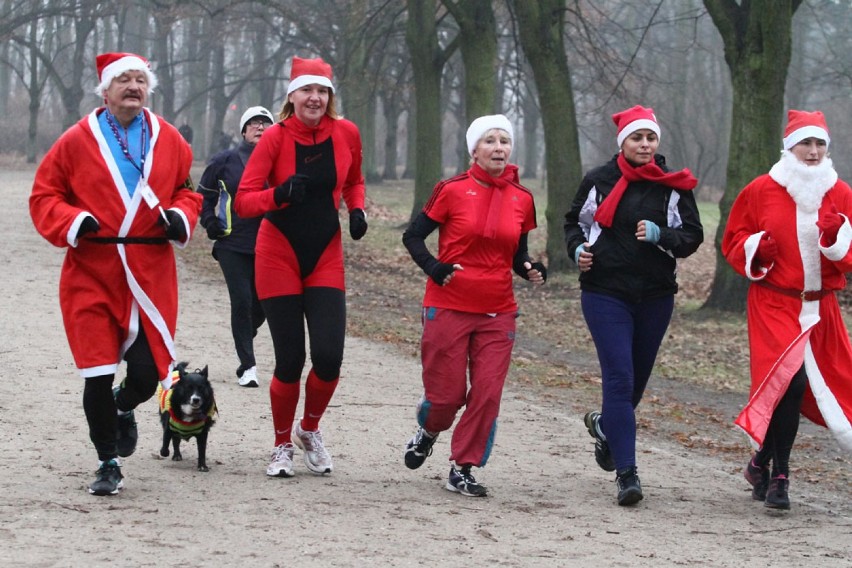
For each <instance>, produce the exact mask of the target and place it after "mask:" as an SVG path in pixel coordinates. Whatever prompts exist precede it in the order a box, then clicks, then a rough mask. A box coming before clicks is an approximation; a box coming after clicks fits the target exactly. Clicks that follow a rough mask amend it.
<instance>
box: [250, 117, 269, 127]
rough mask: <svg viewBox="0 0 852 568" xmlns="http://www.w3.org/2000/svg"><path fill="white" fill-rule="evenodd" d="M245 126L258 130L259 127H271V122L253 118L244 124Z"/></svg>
mask: <svg viewBox="0 0 852 568" xmlns="http://www.w3.org/2000/svg"><path fill="white" fill-rule="evenodd" d="M246 126H253V127H255V128H258V127H260V126H272V122H270V121H268V120H263V119H262V118H253V119H251V120H249V121H248V122H246Z"/></svg>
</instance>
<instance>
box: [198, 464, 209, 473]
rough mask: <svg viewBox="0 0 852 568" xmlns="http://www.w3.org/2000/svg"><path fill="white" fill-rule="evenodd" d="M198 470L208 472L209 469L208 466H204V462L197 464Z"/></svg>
mask: <svg viewBox="0 0 852 568" xmlns="http://www.w3.org/2000/svg"><path fill="white" fill-rule="evenodd" d="M198 471H203V472H208V471H210V468H209V467H207V466H206V465H204V464H199V465H198Z"/></svg>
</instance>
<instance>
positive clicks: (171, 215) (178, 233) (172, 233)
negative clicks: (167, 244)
mask: <svg viewBox="0 0 852 568" xmlns="http://www.w3.org/2000/svg"><path fill="white" fill-rule="evenodd" d="M164 213H165V215H166V218H167V219H168V220H169V224H168V226H167V227H166V228H165V229H166V238H167V239H169V240H170V241H182V240H184V239H185V238H186V228H185V227H184V225H183V217H181V216H180V213H178V212H177V211H172V210H171V209H166V210H165V211H164ZM159 223H160V224H161V225H165V222H164V221H163V218H162V217H160V220H159Z"/></svg>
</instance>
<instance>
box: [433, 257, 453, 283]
mask: <svg viewBox="0 0 852 568" xmlns="http://www.w3.org/2000/svg"><path fill="white" fill-rule="evenodd" d="M455 271H456V269H455V268H453V265H452V264H447V263H445V262H439V263H437V264H435V266H433V267H432V270H431V271H429V278H431V279H432V280H433V281H434V282H435V284H437V285H438V286H443V285H444V278H446V277H447V276H448V275H450V274H452V273H453V272H455Z"/></svg>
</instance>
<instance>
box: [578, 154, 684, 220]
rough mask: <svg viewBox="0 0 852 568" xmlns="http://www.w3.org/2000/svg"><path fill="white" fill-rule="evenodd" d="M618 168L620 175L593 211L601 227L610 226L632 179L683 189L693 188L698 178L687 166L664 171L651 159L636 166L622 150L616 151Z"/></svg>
mask: <svg viewBox="0 0 852 568" xmlns="http://www.w3.org/2000/svg"><path fill="white" fill-rule="evenodd" d="M618 169H619V170H621V177H620V178H619V179H618V181H617V182H616V183H615V186H614V187H613V188H612V191H610V192H609V195H607V196H606V199H604V200H603V202H601V205H600V207H598V210H597V211H596V212H595V221H597V222H598V224H599V225H601V226H602V227H611V226H612V219H613V217H615V210H616V208H617V207H618V202H619V201H621V196H622V195H624V192H625V191H626V190H627V186H628V184H630V183H632V182H634V181H640V180H646V181H652V182H655V183H659V184H662V185H665V186H667V187H673V188H675V189H682V190H685V191H689V190H691V189H694V188H695V186H696V185H698V180H697V179H696V178H695V176H693V175H692V172H690V171H689V169H687V168H684V169H682V170H680V171H679V172H669V173H666V172H664V171H663V169H662V168H661V167H660V166H658V165H657V164H656V162H653V161H651V162H649V163H647V164H644V165H642V166H638V167H637V166H632V165H631V164H630V162H628V161H627V158H625V157H624V153H623V152H619V153H618Z"/></svg>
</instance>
